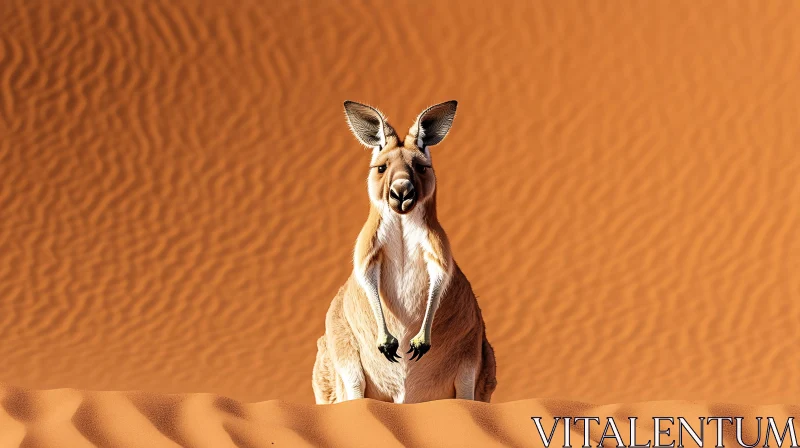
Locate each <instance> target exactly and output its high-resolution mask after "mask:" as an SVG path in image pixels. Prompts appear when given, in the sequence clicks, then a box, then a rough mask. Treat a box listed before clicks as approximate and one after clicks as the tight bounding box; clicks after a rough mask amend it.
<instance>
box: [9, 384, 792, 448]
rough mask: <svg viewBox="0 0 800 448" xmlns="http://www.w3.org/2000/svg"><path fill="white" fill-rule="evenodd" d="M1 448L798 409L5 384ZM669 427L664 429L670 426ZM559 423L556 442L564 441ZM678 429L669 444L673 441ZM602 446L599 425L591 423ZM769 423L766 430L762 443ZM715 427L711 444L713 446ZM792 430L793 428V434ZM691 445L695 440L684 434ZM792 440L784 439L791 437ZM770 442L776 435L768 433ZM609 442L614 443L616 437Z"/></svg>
mask: <svg viewBox="0 0 800 448" xmlns="http://www.w3.org/2000/svg"><path fill="white" fill-rule="evenodd" d="M0 396H2V409H1V410H0V447H17V446H25V447H45V446H48V447H49V446H53V447H94V446H97V447H122V446H124V447H142V448H145V447H146V448H160V447H179V446H181V447H197V448H203V447H208V448H225V447H239V448H245V447H246V448H257V447H272V446H276V447H279V446H310V447H324V446H332V447H339V446H346V447H376V446H380V447H392V446H398V447H399V446H406V447H427V446H430V447H472V446H474V447H492V446H506V447H525V446H533V447H542V446H543V443H542V441H541V438H540V436H539V435H538V433H537V430H536V427H535V425H534V424H533V422H532V420H531V417H534V416H536V417H541V418H542V420H541V421H542V424H543V427H545V428H547V432H549V430H550V428H551V427H552V425H553V422H554V417H565V416H572V417H579V416H584V417H595V416H596V417H600V418H601V420H602V421H603V424H605V422H606V419H607V418H608V417H613V419H614V420H615V422H617V423H618V425H619V432H620V435H621V437H622V440H623V442H624V443H625V444H626V445H629V444H630V443H629V440H630V439H629V434H630V425H629V424H628V423H627V422H628V417H629V416H634V417H637V419H638V420H636V422H637V423H636V428H637V435H636V439H637V442H639V443H646V442H647V441H648V440H653V439H652V436H653V421H652V418H653V417H664V416H672V417H674V418H677V417H679V416H680V417H684V418H686V420H687V421H688V422H690V423H691V424H692V425H693V429H695V431H696V432H697V433H698V434H700V429H699V428H700V425H699V424H698V423H697V422H698V421H699V420H698V418H699V417H704V418H706V417H708V416H741V417H744V419H745V420H744V422H745V424H744V425H743V429H744V430H743V432H742V433H743V435H744V437H745V439H744V441H745V442H746V443H753V442H754V441H755V440H756V437H757V434H756V432H755V431H756V430H757V428H758V427H757V425H756V420H755V417H757V416H761V417H766V416H772V417H774V418H775V421H776V422H780V425H779V428H780V429H781V430H782V429H783V425H784V424H785V423H786V419H787V417H789V416H796V415H797V414H798V411H800V407H798V406H781V405H772V406H746V405H735V404H722V403H701V402H689V401H661V402H641V403H630V404H613V405H603V406H598V405H592V404H588V403H582V402H575V401H566V400H521V401H513V402H508V403H502V404H486V403H478V402H470V401H463V400H442V401H436V402H428V403H422V404H414V405H395V404H390V403H383V402H378V401H374V400H369V399H367V400H356V401H351V402H345V403H340V404H335V405H325V406H316V405H308V404H297V403H289V402H286V401H278V400H274V401H266V402H261V403H242V402H239V401H236V400H233V399H231V398H227V397H223V396H219V395H212V394H181V395H160V394H148V393H142V392H127V393H126V392H86V391H79V390H74V389H59V390H46V391H32V390H23V389H18V388H3V389H2V390H0ZM668 426H669V425H662V426H661V427H662V429H663V428H667V427H668ZM562 428H563V426H559V427H557V429H558V431H557V432H556V434H555V439H554V442H553V443H554V445H551V446H561V445H562V444H563V429H562ZM675 428H676V427H673V430H672V433H671V437H668V436H664V437H663V438H662V442H664V443H665V444H667V443H669V441H671V440H676V437H677V430H676V429H675ZM723 428H724V431H723V440H724V442H725V444H726V446H739V445H738V444H737V442H736V439H735V437H736V435H735V432H734V431H733V429H732V428H731V427H730V426H727V425H726V426H723ZM589 429H590V440H591V442H592V446H597V444H598V442H599V441H600V438H601V436H602V434H603V429H604V428H603V427H599V426H598V425H597V424H590V425H589ZM765 431H766V423H765V426H764V427H762V430H761V437H762V441H763V437H764V433H765ZM715 434H716V432H715V428H714V427H713V426H709V427H708V428H707V429H706V430H705V433H704V435H703V440H704V442H705V443H706V444H707V446H714V444H715V443H716V435H715ZM787 434H788V433H787ZM583 437H584V434H583V426H582V424H579V425H577V426H573V427H572V431H571V436H570V443H571V444H572V445H573V446H576V447H577V446H580V445H581V444H582V443H583ZM684 437H685V440H686V441H687V442H686V446H696V445H692V443H693V442H692V441H691V440H690V439H689V436H688V435H686V436H684ZM787 437H788V435H787ZM772 442H773V443H774V439H772ZM605 443H606V445H605V446H614V441H613V440H608V441H606V442H605Z"/></svg>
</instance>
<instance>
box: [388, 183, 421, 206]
mask: <svg viewBox="0 0 800 448" xmlns="http://www.w3.org/2000/svg"><path fill="white" fill-rule="evenodd" d="M416 196H417V192H416V191H415V190H414V184H412V183H411V181H410V180H408V179H398V180H396V181H394V182H393V183H392V187H391V188H390V189H389V198H390V201H389V202H390V203H391V205H392V206H393V207H394V208H395V209H397V210H398V211H400V212H406V211H408V210H410V209H411V207H412V206H413V205H414V199H416Z"/></svg>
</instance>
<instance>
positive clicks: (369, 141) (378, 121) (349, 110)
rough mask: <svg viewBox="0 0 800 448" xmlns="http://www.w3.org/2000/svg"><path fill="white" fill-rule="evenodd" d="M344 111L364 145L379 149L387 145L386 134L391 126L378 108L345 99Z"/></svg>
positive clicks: (355, 133)
mask: <svg viewBox="0 0 800 448" xmlns="http://www.w3.org/2000/svg"><path fill="white" fill-rule="evenodd" d="M344 113H345V115H347V123H348V124H349V125H350V130H351V131H352V132H353V135H355V136H356V138H357V139H358V141H360V142H361V143H362V144H363V145H365V146H369V147H370V148H377V149H378V150H381V149H383V147H384V146H386V135H387V134H389V133H390V132H391V128H389V126H388V124H387V123H386V119H385V118H384V117H383V114H381V113H380V112H379V111H378V109H375V108H374V107H370V106H367V105H366V104H361V103H356V102H355V101H345V102H344Z"/></svg>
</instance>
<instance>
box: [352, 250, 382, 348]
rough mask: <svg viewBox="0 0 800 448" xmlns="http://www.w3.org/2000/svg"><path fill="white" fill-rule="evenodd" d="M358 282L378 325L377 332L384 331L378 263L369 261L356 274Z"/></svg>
mask: <svg viewBox="0 0 800 448" xmlns="http://www.w3.org/2000/svg"><path fill="white" fill-rule="evenodd" d="M358 282H359V284H360V285H361V287H362V288H363V289H364V292H365V293H366V295H367V300H368V301H369V305H370V308H372V313H373V314H374V315H375V322H376V324H377V326H378V333H379V334H380V333H382V332H383V333H385V332H387V330H386V319H385V317H384V315H383V306H382V305H381V297H380V292H379V291H380V263H379V262H377V261H375V262H373V263H370V265H369V266H367V267H366V268H365V269H364V271H363V272H362V273H360V274H359V275H358Z"/></svg>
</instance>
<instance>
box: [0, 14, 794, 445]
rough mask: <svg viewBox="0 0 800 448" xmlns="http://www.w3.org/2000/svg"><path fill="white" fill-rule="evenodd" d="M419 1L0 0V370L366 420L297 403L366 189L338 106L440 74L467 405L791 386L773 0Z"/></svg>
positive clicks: (22, 380) (786, 98) (396, 98)
mask: <svg viewBox="0 0 800 448" xmlns="http://www.w3.org/2000/svg"><path fill="white" fill-rule="evenodd" d="M431 3H432V4H429V3H428V2H414V1H398V2H383V1H369V2H364V1H360V0H358V1H356V0H347V1H337V2H324V1H284V2H275V3H272V4H270V3H268V2H260V1H253V2H235V3H233V2H232V3H229V4H226V2H221V1H216V0H207V1H189V0H185V1H171V2H167V1H152V0H149V1H143V0H142V1H135V0H127V1H123V2H117V1H104V2H81V1H62V2H50V1H44V0H38V1H37V0H26V1H22V0H17V1H12V0H9V1H3V2H0V340H2V344H0V360H2V362H0V382H2V383H4V384H7V385H13V386H19V387H25V388H30V389H53V388H62V387H70V388H76V389H83V390H141V391H147V392H151V393H189V392H203V393H214V394H220V395H225V396H229V397H232V398H234V399H237V400H241V401H243V402H260V401H265V400H273V399H279V400H284V401H285V402H286V403H288V402H292V403H298V404H296V405H288V404H286V403H283V404H280V403H275V402H272V403H266V404H259V405H252V407H247V409H252V410H253V412H254V413H258V412H262V413H264V414H263V415H266V414H269V413H270V412H276V413H279V411H280V412H284V413H286V414H285V415H291V416H292V417H291V418H292V419H294V420H291V421H293V422H296V424H297V425H300V424H301V423H300V422H301V421H302V418H301V417H302V416H303V415H306V416H307V417H308V418H309V419H316V418H319V419H321V420H324V419H329V420H325V422H326V423H325V424H326V425H333V426H334V427H335V426H336V425H335V423H331V422H335V421H336V419H345V418H346V417H345V416H346V415H351V414H354V413H355V414H358V413H359V412H362V411H359V410H363V411H364V412H365V414H364V415H365V422H366V421H368V420H366V419H368V418H372V417H369V415H368V414H369V413H368V412H366V411H367V410H369V412H373V410H375V409H384V408H383V407H381V406H380V405H377V404H367V403H362V404H352V405H346V406H342V407H341V408H337V409H341V410H342V411H341V414H340V411H338V410H337V411H326V410H314V409H312V408H310V407H306V406H305V404H309V403H312V402H313V395H312V391H311V384H310V379H311V368H312V365H313V362H314V356H315V350H316V347H315V341H316V339H317V337H318V336H319V335H321V334H322V332H323V324H324V314H325V311H326V309H327V307H328V304H329V302H330V300H331V298H332V297H333V295H334V294H335V293H336V291H337V289H338V287H339V286H340V285H341V284H342V283H343V282H344V281H345V279H346V278H347V275H348V273H349V271H350V269H351V266H350V263H351V261H350V260H351V258H350V256H351V251H352V245H353V243H354V241H355V238H356V236H357V234H358V231H359V229H360V226H361V224H362V222H363V221H364V219H366V215H367V209H368V200H367V196H366V191H365V178H366V175H367V169H368V167H367V165H368V158H369V155H368V153H367V151H366V150H364V149H363V148H361V147H360V146H359V144H358V143H357V142H356V141H355V138H354V137H353V136H352V135H350V133H349V131H348V129H347V125H346V123H345V119H344V113H343V111H342V102H343V101H344V100H345V99H352V100H356V101H362V102H367V103H370V104H374V105H376V106H378V107H379V108H380V109H381V110H383V111H384V112H385V113H386V114H387V115H388V116H389V119H390V122H391V123H393V124H394V126H395V127H396V128H397V129H398V130H403V131H404V130H406V129H407V128H408V127H409V126H410V125H411V121H412V119H413V117H414V116H415V115H416V114H417V113H418V112H420V111H421V110H422V109H423V108H424V107H426V106H428V105H430V104H433V103H436V102H440V101H445V100H448V99H457V100H459V110H458V116H457V117H456V120H455V124H454V126H453V129H452V131H451V133H450V135H449V136H448V138H447V140H445V142H444V143H442V144H441V145H440V146H437V147H435V148H433V153H434V162H435V166H436V170H437V175H438V178H439V186H438V188H439V195H438V199H439V217H440V220H441V222H442V224H443V225H444V227H445V229H446V230H447V232H448V234H449V236H450V239H451V242H452V245H453V251H454V254H455V256H456V259H457V260H458V262H459V264H460V265H461V267H462V269H463V270H464V272H465V273H466V275H467V276H468V278H469V279H470V281H471V283H472V285H473V288H474V289H475V291H476V293H477V295H478V297H479V301H480V303H481V306H482V308H483V315H484V318H485V319H486V323H487V334H488V337H489V339H490V341H491V342H492V344H493V345H494V347H495V351H496V355H497V365H498V370H497V372H498V383H499V384H498V388H497V391H496V393H495V395H494V401H495V402H498V403H502V402H509V401H513V400H524V399H531V398H537V399H542V398H555V399H559V400H578V401H587V402H593V403H620V402H643V401H651V400H702V401H705V402H739V403H753V404H764V403H800V381H797V374H796V372H797V366H798V365H800V350H799V349H798V347H800V325H798V323H800V275H798V273H800V180H799V179H800V149H799V148H800V126H798V123H800V106H798V105H800V83H799V82H798V78H797V74H798V73H800V47H798V45H797V43H798V41H800V28H799V27H797V26H796V24H797V23H798V21H800V3H798V2H756V1H753V2H747V3H737V6H736V7H734V6H733V5H731V4H720V3H719V2H700V1H696V0H687V1H680V2H666V1H663V2H612V3H608V2H591V3H586V2H582V1H563V2H543V1H542V2H522V1H521V2H514V3H511V2H507V3H506V2H501V3H500V4H496V5H495V6H489V5H490V3H492V2H479V1H475V2H465V1H452V2H431ZM433 350H435V346H434V348H433ZM58 394H62V395H58ZM75 394H76V393H75V392H58V393H55V392H53V393H52V395H47V397H50V398H48V400H49V401H48V403H50V404H48V405H47V406H45V410H43V411H42V412H44V413H46V412H50V410H52V412H55V413H57V414H58V415H59V417H58V418H64V419H68V417H69V416H68V415H67V414H70V413H72V412H73V411H74V410H75V409H76V408H77V407H78V406H79V405H80V404H81V403H82V402H81V398H80V396H78V395H75ZM114 396H115V395H98V396H97V397H98V398H97V400H98V402H97V403H98V404H96V406H102V403H103V400H105V399H106V398H103V397H114ZM58 397H62V398H58ZM85 397H94V395H91V394H87V395H85ZM204 397H205V398H204ZM60 399H63V402H62V403H61V404H60V405H57V402H58V400H60ZM86 399H87V400H88V399H89V398H86ZM92 399H94V398H92ZM107 399H108V400H110V402H111V403H110V404H109V405H108V406H109V410H100V411H97V414H96V415H95V414H92V413H91V412H89V413H88V414H90V416H89V417H86V419H89V420H91V419H92V418H96V419H103V418H109V417H108V416H109V415H112V414H113V412H120V413H130V415H131V418H132V419H140V420H141V422H142V425H145V423H147V421H146V417H142V416H141V415H140V413H139V412H138V411H136V409H135V406H134V405H130V404H127V403H126V402H123V401H115V400H116V399H115V398H107ZM196 399H197V400H199V401H200V404H199V405H198V406H205V408H206V409H207V412H205V414H203V415H205V416H206V417H208V418H211V419H216V420H215V421H217V422H219V421H220V419H222V417H220V416H222V415H224V413H225V412H226V411H213V412H215V413H214V414H213V415H212V411H211V410H212V409H213V407H212V406H211V404H210V403H211V400H212V399H211V398H208V397H207V396H197V398H196ZM158 400H169V399H168V398H163V397H162V398H158ZM203 400H206V401H203ZM83 403H92V401H84V402H83ZM523 403H528V404H530V405H531V406H534V407H535V406H539V404H538V403H539V402H523ZM92 406H95V405H92ZM132 406H134V407H132ZM186 406H187V407H185V408H183V407H182V408H181V409H186V410H188V409H191V406H189V404H187V405H186ZM524 406H526V405H523V404H520V403H516V404H508V405H506V406H505V407H502V406H501V407H498V408H497V411H485V410H486V409H488V408H486V407H481V406H475V407H466V405H461V404H455V403H443V404H431V405H426V406H420V407H415V408H412V409H413V410H409V411H405V410H392V411H386V412H397V413H399V414H403V413H406V412H407V413H408V415H409V416H410V417H409V418H410V419H411V418H412V417H413V418H417V417H419V416H421V415H426V414H427V413H430V414H433V413H435V410H436V409H439V408H445V407H452V409H453V410H454V412H456V411H457V412H461V413H463V414H464V415H466V414H467V413H468V410H469V409H479V410H481V411H480V412H487V414H485V415H488V416H490V417H487V418H489V420H490V422H491V425H513V424H515V423H512V422H510V421H506V420H503V419H502V418H500V417H498V416H500V415H503V413H504V412H508V413H513V412H516V411H514V410H515V409H517V407H524ZM89 409H93V408H92V407H90V408H89ZM476 412H478V411H476ZM62 413H63V414H62ZM348 413H349V414H348ZM145 414H147V413H146V412H145ZM9 415H10V416H11V418H12V419H13V420H15V421H16V423H14V422H12V421H10V420H8V419H6V421H7V423H4V424H9V425H12V426H14V425H19V424H24V423H25V422H26V421H27V420H26V418H28V417H25V416H24V415H23V416H19V415H16V414H14V413H13V412H11V411H9ZM37 415H38V414H37ZM126 415H127V414H126ZM259 415H262V414H259ZM280 415H284V414H280ZM403 415H405V414H403ZM481 415H484V414H481ZM206 417H203V418H206ZM31 418H33V417H31ZM225 418H227V419H234V417H230V416H228V417H225ZM254 418H255V417H254ZM286 418H287V419H289V417H286ZM187 421H188V420H186V419H185V418H184V417H181V418H180V419H178V420H176V422H177V423H175V424H176V425H177V424H184V423H185V422H187ZM231 421H234V420H231ZM287 421H288V420H287ZM369 421H372V420H369ZM528 423H529V422H528V421H522V422H520V423H519V424H521V425H526V429H525V431H529V430H530V428H528V426H527V425H528ZM109 424H111V423H109ZM365 424H367V423H365ZM370 424H374V425H378V423H370ZM308 425H309V426H308V427H304V428H303V429H302V430H300V429H297V431H300V432H302V431H308V432H309V434H311V435H306V436H300V435H294V434H295V433H293V432H291V430H288V429H287V430H286V432H282V433H281V434H284V435H282V436H281V437H300V438H301V439H302V437H307V438H306V439H303V440H306V441H308V440H311V443H313V442H314V440H319V438H322V437H327V435H328V434H329V433H328V431H327V430H326V429H325V428H324V425H322V426H323V427H322V428H320V427H318V426H317V425H316V424H314V423H308ZM399 425H402V427H406V425H405V424H403V423H399ZM245 426H246V425H245ZM143 427H144V426H143ZM315 428H316V429H315ZM188 430H189V429H187V431H188ZM65 431H67V429H65ZM109 431H112V430H111V429H109ZM154 431H155V430H154ZM176 431H177V430H176ZM315 431H317V432H315ZM385 431H388V432H386V435H387V437H388V434H389V433H391V430H385ZM397 431H400V430H399V429H397ZM409 431H411V430H410V429H409ZM413 431H424V429H423V428H418V429H414V430H413ZM473 431H478V429H473ZM488 432H489V433H491V432H492V431H491V430H490V431H488ZM153 434H155V435H154V437H156V436H158V434H157V432H153ZM409 434H410V435H409V437H421V434H422V433H421V432H411V433H409ZM469 434H472V432H465V433H464V437H467V436H468V435H469ZM526 434H528V433H526ZM3 437H13V436H8V435H3ZM76 437H77V435H76ZM98 437H99V436H98ZM109 437H110V436H109ZM187 437H188V436H187ZM254 437H255V436H254ZM276 437H277V436H276ZM315 437H316V438H317V439H315ZM509 437H515V436H513V434H512V435H509ZM298 440H300V439H298ZM415 440H416V439H415ZM515 440H517V439H515Z"/></svg>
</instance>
